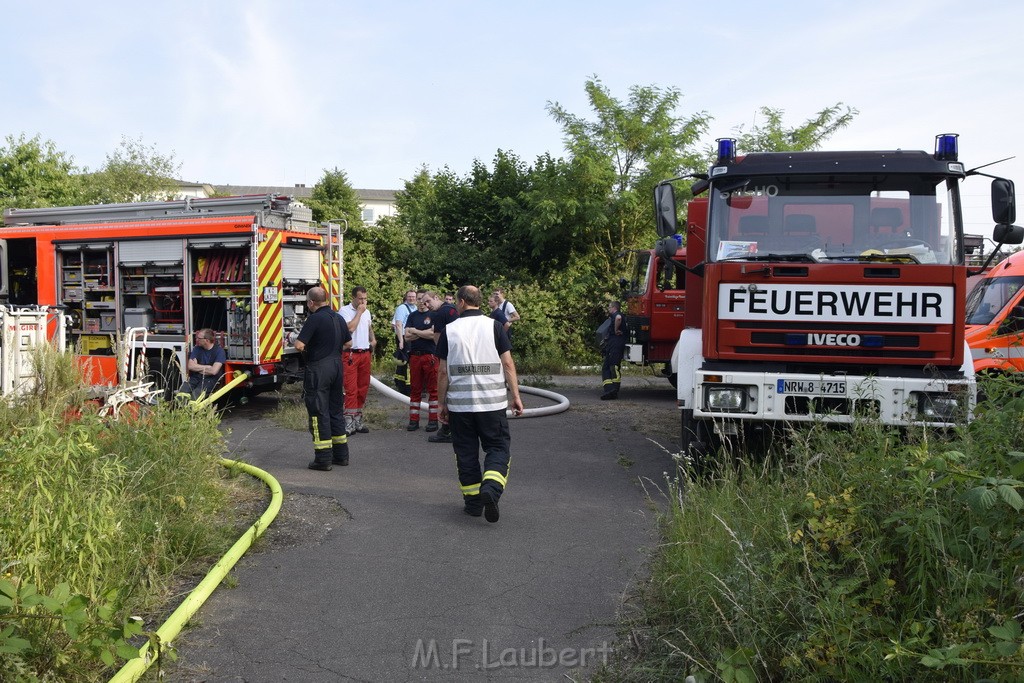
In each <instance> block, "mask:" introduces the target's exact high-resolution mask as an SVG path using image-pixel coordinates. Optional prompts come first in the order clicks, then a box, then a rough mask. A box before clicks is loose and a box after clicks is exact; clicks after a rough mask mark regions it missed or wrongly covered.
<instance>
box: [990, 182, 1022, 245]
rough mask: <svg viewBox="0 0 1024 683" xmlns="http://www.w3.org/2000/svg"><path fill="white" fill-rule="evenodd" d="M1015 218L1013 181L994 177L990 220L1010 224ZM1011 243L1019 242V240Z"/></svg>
mask: <svg viewBox="0 0 1024 683" xmlns="http://www.w3.org/2000/svg"><path fill="white" fill-rule="evenodd" d="M1015 220H1017V207H1016V200H1015V198H1014V192H1013V181H1012V180H1007V179H1006V178H996V179H995V180H993V181H992V221H993V222H995V223H999V224H1010V223H1013V222H1014V221H1015ZM996 241H998V238H997V240H996ZM1011 244H1020V242H1012V243H1011Z"/></svg>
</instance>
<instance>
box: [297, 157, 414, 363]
mask: <svg viewBox="0 0 1024 683" xmlns="http://www.w3.org/2000/svg"><path fill="white" fill-rule="evenodd" d="M309 206H310V208H311V209H312V210H313V219H314V220H315V221H317V222H323V221H328V220H330V221H335V222H341V223H346V222H347V229H346V231H345V237H344V256H343V258H344V263H345V282H344V289H345V291H344V292H342V300H343V301H344V302H346V303H347V302H349V301H351V293H352V288H353V287H355V286H362V287H365V288H366V293H367V297H368V298H369V306H370V312H371V313H372V315H373V331H374V334H375V335H376V336H377V339H378V341H379V342H380V344H379V345H378V349H379V350H380V351H383V350H384V348H385V346H386V345H387V344H388V342H389V341H390V340H391V338H392V337H393V336H394V335H393V334H392V333H391V314H392V313H393V312H394V306H395V305H397V304H398V302H399V301H400V300H401V299H402V295H403V294H404V293H405V290H406V289H408V287H409V286H410V285H409V275H408V273H407V271H406V268H405V261H404V258H403V254H404V253H407V252H411V251H412V250H413V248H412V241H411V240H410V239H409V236H408V233H407V232H406V231H405V229H404V228H403V227H402V226H401V224H399V223H397V222H396V221H394V220H393V219H388V218H384V219H381V220H380V221H379V222H378V223H376V224H374V225H366V224H364V223H363V221H362V210H361V209H362V204H361V202H360V201H359V196H358V195H357V194H356V191H355V190H354V189H353V188H352V186H351V184H350V183H349V181H348V175H347V174H346V173H345V172H344V171H342V170H340V169H338V168H335V169H333V170H331V171H324V175H323V177H322V178H321V179H320V180H319V182H317V184H316V185H315V186H314V187H313V192H312V194H311V196H310V199H309ZM341 219H344V220H341Z"/></svg>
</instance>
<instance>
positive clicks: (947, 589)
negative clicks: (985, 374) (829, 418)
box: [604, 380, 1024, 681]
mask: <svg viewBox="0 0 1024 683" xmlns="http://www.w3.org/2000/svg"><path fill="white" fill-rule="evenodd" d="M985 391H986V393H987V395H988V396H989V397H990V400H989V402H988V403H987V405H986V406H983V407H982V408H981V409H980V411H979V415H978V416H977V419H976V421H974V422H973V423H972V424H971V425H970V426H969V427H967V428H963V429H960V430H957V431H955V432H954V433H952V434H948V435H945V436H944V437H943V436H941V435H935V434H933V433H930V432H925V431H921V430H910V431H909V432H905V433H901V432H899V431H898V430H893V429H886V428H884V427H882V426H879V425H877V424H870V423H867V422H862V423H859V424H857V425H855V426H854V427H853V429H852V430H847V429H834V428H833V429H830V428H826V427H825V426H823V425H815V426H812V427H810V428H809V429H806V430H802V431H800V432H799V433H797V434H795V435H794V438H793V439H792V444H791V446H792V447H791V449H790V452H789V453H788V456H787V459H786V462H785V463H776V464H769V465H765V466H763V467H761V468H759V469H756V468H754V467H753V466H750V465H743V464H741V465H739V466H738V468H737V469H733V470H728V471H724V472H722V473H721V475H720V476H719V477H718V478H717V479H715V480H714V481H702V480H693V479H686V478H682V479H678V480H676V481H674V482H672V485H671V490H672V492H673V494H674V495H673V499H672V506H671V511H670V513H669V514H668V516H667V517H666V519H665V535H666V539H665V544H664V546H663V548H664V551H663V552H662V553H661V554H660V555H659V557H658V558H657V559H656V560H655V563H654V568H653V574H652V577H651V581H650V583H649V585H648V587H647V592H646V595H645V596H644V604H645V610H646V613H645V615H644V618H643V619H642V620H641V622H640V623H638V624H636V625H635V627H636V628H637V629H638V630H639V631H640V632H642V633H645V634H646V635H647V637H646V638H644V639H643V640H641V641H640V642H641V643H642V644H643V647H642V648H640V649H639V651H637V652H633V653H632V655H633V656H632V657H627V658H624V659H623V660H622V661H621V662H619V664H618V665H617V667H618V668H617V669H615V670H613V672H605V674H604V675H610V676H611V678H610V679H609V680H681V679H682V677H684V676H686V675H693V676H694V677H695V678H696V679H697V680H718V679H722V680H727V681H748V680H749V681H753V680H780V679H785V680H935V681H948V680H964V681H967V680H971V681H973V680H978V679H982V678H991V679H996V680H1020V679H1021V676H1022V671H1024V639H1022V637H1021V628H1020V623H1019V620H1020V619H1021V616H1022V613H1024V571H1022V569H1024V561H1022V559H1021V558H1022V557H1024V552H1022V551H1024V548H1022V546H1024V533H1022V531H1021V510H1022V508H1024V501H1022V499H1021V496H1020V492H1021V489H1022V486H1024V484H1022V481H1021V480H1022V479H1024V453H1021V452H1018V451H1017V450H1016V449H1017V448H1018V444H1020V443H1021V440H1022V437H1024V419H1022V418H1024V398H1022V397H1021V396H1020V395H1018V392H1017V388H1016V386H1014V385H1013V384H1012V383H1009V382H1005V381H1003V382H1002V383H1001V382H1000V381H998V380H997V381H993V382H992V383H990V384H988V385H987V386H986V387H985Z"/></svg>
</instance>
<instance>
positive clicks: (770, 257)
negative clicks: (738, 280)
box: [719, 254, 818, 263]
mask: <svg viewBox="0 0 1024 683" xmlns="http://www.w3.org/2000/svg"><path fill="white" fill-rule="evenodd" d="M726 261H786V262H790V263H817V262H818V261H817V260H816V259H815V258H814V257H813V256H811V255H810V254H744V255H743V256H733V257H732V258H726V259H722V260H721V261H719V263H724V262H726Z"/></svg>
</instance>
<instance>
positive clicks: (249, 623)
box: [166, 377, 679, 682]
mask: <svg viewBox="0 0 1024 683" xmlns="http://www.w3.org/2000/svg"><path fill="white" fill-rule="evenodd" d="M528 379H529V378H526V379H524V380H523V383H524V384H528V383H529V381H528ZM553 382H554V385H553V386H549V385H545V386H544V388H547V389H549V390H551V391H555V392H557V393H561V394H564V395H565V396H566V397H568V398H569V400H570V402H571V407H570V408H569V410H568V411H566V412H564V413H561V414H558V415H554V416H547V417H539V418H529V419H517V420H513V421H512V423H511V432H512V466H511V472H510V476H509V484H508V488H507V489H506V492H505V495H504V496H503V497H502V499H501V519H500V521H498V522H497V523H496V524H489V523H487V522H486V521H484V519H483V518H472V517H468V516H466V515H464V514H463V513H462V502H461V496H460V493H459V488H458V481H457V479H456V473H455V461H454V455H453V453H452V449H451V446H450V445H448V444H431V443H428V442H427V440H426V438H427V434H425V433H424V432H423V431H422V430H421V431H419V432H413V433H409V432H406V431H405V430H404V424H405V421H406V419H407V418H406V414H405V408H404V407H403V406H401V405H400V404H398V403H397V402H392V401H390V400H388V399H384V398H383V397H382V396H381V395H379V394H375V392H373V391H372V390H371V394H374V396H372V398H371V400H372V401H375V402H377V403H378V405H380V406H382V407H383V408H384V409H385V411H386V414H387V418H386V419H385V420H384V423H385V424H384V427H383V428H381V427H380V426H377V427H375V428H374V429H373V430H372V431H371V433H369V434H365V435H364V434H357V435H355V436H353V437H352V438H351V440H350V444H351V453H352V456H351V460H352V464H351V465H350V466H348V467H335V468H334V470H333V471H331V472H315V471H312V470H308V469H306V464H307V462H308V461H309V460H310V459H311V454H312V446H311V442H310V437H309V435H308V434H306V433H303V432H296V431H290V430H285V429H282V428H281V427H278V426H276V425H275V424H274V423H273V421H272V420H270V419H268V418H267V411H268V410H269V409H270V408H272V407H273V406H274V401H275V399H274V398H272V397H266V398H264V397H261V398H259V399H257V400H256V401H254V402H253V403H251V404H250V405H248V406H245V407H244V408H240V409H236V410H233V411H232V412H231V413H230V414H228V415H227V416H226V418H225V425H226V426H227V427H229V428H230V430H231V434H230V437H229V440H230V443H231V444H232V449H233V451H232V453H231V454H230V455H229V457H233V458H241V459H244V460H246V461H248V462H251V463H253V464H254V465H256V466H257V467H261V468H263V469H265V470H267V471H269V472H270V473H271V474H273V475H274V476H275V477H276V478H277V479H278V480H279V481H280V482H281V485H282V487H283V488H284V491H285V503H284V506H283V508H282V512H281V514H280V515H279V517H278V520H276V521H275V522H274V524H273V525H271V528H270V530H268V532H267V536H268V537H269V540H268V542H267V543H264V544H263V545H262V547H260V548H258V549H256V550H255V551H250V553H249V554H247V555H246V556H245V557H244V558H243V559H242V561H241V562H240V563H239V565H238V566H237V567H236V568H235V570H234V572H233V575H234V577H235V579H237V584H236V585H235V586H234V587H233V588H229V587H226V586H221V587H220V588H218V590H217V591H216V592H215V593H214V595H213V596H212V597H211V598H210V600H209V601H208V602H207V603H206V604H205V605H204V606H203V607H202V609H201V610H200V611H199V613H198V614H197V615H196V617H195V618H194V619H193V624H192V625H190V627H189V628H188V629H187V630H186V631H185V632H184V633H182V634H181V635H180V636H179V637H178V639H177V640H176V641H175V644H176V646H177V649H178V652H179V661H178V662H177V663H176V664H174V665H172V666H171V668H170V670H169V672H168V676H167V677H166V680H170V681H251V682H259V681H389V682H391V681H441V680H444V681H489V680H502V681H504V680H512V681H565V680H577V681H582V680H586V679H587V678H588V676H589V674H590V672H591V671H593V669H594V667H595V665H596V664H600V663H601V661H603V659H604V657H605V656H607V653H608V652H609V650H610V649H611V648H614V647H615V642H616V637H617V624H618V620H619V617H620V615H621V612H622V610H623V609H624V608H625V606H626V604H627V602H628V598H629V595H630V593H631V591H632V589H633V588H635V586H636V585H637V582H638V581H642V580H643V577H644V576H645V572H646V561H647V559H648V558H649V556H650V553H651V551H652V549H653V547H654V546H655V544H656V543H657V529H656V522H657V508H658V507H659V506H661V505H663V503H664V500H663V498H662V494H661V491H663V490H664V482H665V473H666V472H669V471H671V470H672V468H673V466H672V461H671V458H670V455H669V453H670V452H674V451H675V450H676V449H677V448H678V440H679V436H678V415H677V412H676V409H675V402H674V392H673V391H672V389H671V388H670V387H669V385H668V383H667V381H665V380H664V379H660V378H652V377H627V378H626V380H625V382H624V386H623V390H622V392H621V394H620V399H619V400H618V401H600V400H598V394H599V389H598V387H599V385H600V380H599V379H597V378H593V377H586V378H580V377H575V378H554V380H553ZM524 400H525V401H526V403H527V407H536V406H540V405H548V404H549V403H550V402H548V401H546V400H545V399H541V398H537V397H532V396H524Z"/></svg>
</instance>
